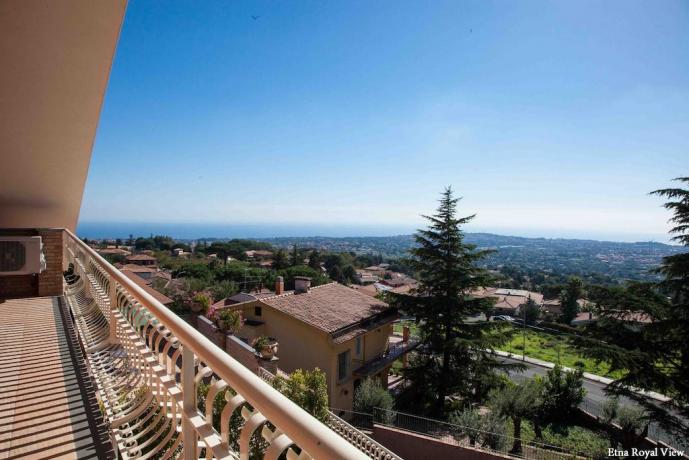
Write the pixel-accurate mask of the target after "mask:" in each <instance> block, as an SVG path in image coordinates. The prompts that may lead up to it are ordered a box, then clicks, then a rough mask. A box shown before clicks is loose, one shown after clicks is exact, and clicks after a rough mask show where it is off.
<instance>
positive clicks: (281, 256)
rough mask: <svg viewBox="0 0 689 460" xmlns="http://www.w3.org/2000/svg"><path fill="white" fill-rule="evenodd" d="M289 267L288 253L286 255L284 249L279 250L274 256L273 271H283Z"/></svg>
mask: <svg viewBox="0 0 689 460" xmlns="http://www.w3.org/2000/svg"><path fill="white" fill-rule="evenodd" d="M288 266H289V264H288V262H287V253H285V250H284V249H278V250H277V251H276V252H275V254H274V255H273V265H272V267H273V269H274V270H282V269H283V268H287V267H288Z"/></svg>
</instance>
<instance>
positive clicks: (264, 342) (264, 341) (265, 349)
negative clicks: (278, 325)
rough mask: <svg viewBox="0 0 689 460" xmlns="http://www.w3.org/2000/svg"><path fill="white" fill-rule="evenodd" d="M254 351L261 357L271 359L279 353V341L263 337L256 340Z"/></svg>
mask: <svg viewBox="0 0 689 460" xmlns="http://www.w3.org/2000/svg"><path fill="white" fill-rule="evenodd" d="M254 349H255V350H256V351H257V352H258V353H259V354H260V355H261V357H263V358H266V359H270V358H272V357H273V356H275V354H276V353H277V352H278V341H277V340H276V339H275V338H273V337H266V336H265V335H262V336H261V337H258V338H257V339H256V340H254Z"/></svg>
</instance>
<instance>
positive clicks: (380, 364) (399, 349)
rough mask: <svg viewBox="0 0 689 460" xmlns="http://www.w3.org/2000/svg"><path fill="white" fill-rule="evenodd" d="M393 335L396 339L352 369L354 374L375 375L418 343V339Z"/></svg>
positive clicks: (362, 375) (361, 375)
mask: <svg viewBox="0 0 689 460" xmlns="http://www.w3.org/2000/svg"><path fill="white" fill-rule="evenodd" d="M393 337H394V339H396V340H395V341H394V342H393V341H391V343H390V345H389V346H388V349H387V350H386V351H385V353H383V354H382V355H380V356H378V357H376V358H373V359H371V360H368V361H366V362H365V363H363V365H362V366H360V367H358V368H357V369H355V370H354V375H356V376H359V377H368V376H371V375H376V374H377V373H378V372H380V371H381V370H383V369H385V368H386V367H387V366H389V365H391V364H392V363H393V362H395V361H397V360H398V359H400V358H401V357H402V356H404V355H405V354H407V353H409V352H410V351H412V350H413V349H414V348H416V347H417V346H418V345H419V342H418V340H417V339H414V338H411V337H407V338H406V340H403V339H402V338H400V337H397V336H393ZM391 338H392V337H391Z"/></svg>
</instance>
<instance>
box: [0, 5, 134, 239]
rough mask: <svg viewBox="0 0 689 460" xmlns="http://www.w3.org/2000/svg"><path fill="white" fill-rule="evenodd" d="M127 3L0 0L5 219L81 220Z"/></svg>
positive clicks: (0, 204) (47, 223) (0, 182)
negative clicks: (80, 216) (92, 156)
mask: <svg viewBox="0 0 689 460" xmlns="http://www.w3.org/2000/svg"><path fill="white" fill-rule="evenodd" d="M126 3H127V2H126V0H101V1H93V0H60V1H52V0H3V1H0V69H2V70H0V227H5V228H9V227H66V228H70V229H74V227H75V226H76V223H77V219H78V216H79V208H80V206H81V199H82V194H83V190H84V184H85V182H86V174H87V172H88V165H89V160H90V158H91V149H92V147H93V141H94V137H95V134H96V127H97V125H98V117H99V114H100V110H101V105H102V103H103V96H104V94H105V90H106V86H107V81H108V75H109V73H110V66H111V64H112V60H113V56H114V53H115V46H116V44H117V38H118V36H119V32H120V27H121V24H122V20H123V17H124V12H125V7H126Z"/></svg>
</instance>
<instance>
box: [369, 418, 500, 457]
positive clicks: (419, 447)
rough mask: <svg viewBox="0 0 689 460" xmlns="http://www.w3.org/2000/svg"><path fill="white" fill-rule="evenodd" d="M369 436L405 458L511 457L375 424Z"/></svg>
mask: <svg viewBox="0 0 689 460" xmlns="http://www.w3.org/2000/svg"><path fill="white" fill-rule="evenodd" d="M371 437H372V438H373V439H375V440H376V441H378V442H379V443H381V444H382V445H384V446H385V447H387V448H388V449H390V450H391V451H393V452H394V453H396V454H397V455H399V456H400V457H402V458H404V459H406V460H439V459H444V458H461V459H462V460H504V459H506V458H511V457H508V456H503V455H499V454H495V453H491V452H486V451H482V450H478V449H472V448H471V447H468V446H467V447H464V446H457V445H455V444H449V443H446V442H443V441H441V440H440V439H436V438H432V437H430V436H424V435H422V434H418V433H412V432H410V431H404V430H398V429H396V428H392V427H388V426H382V425H378V424H375V425H374V426H373V433H371Z"/></svg>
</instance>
